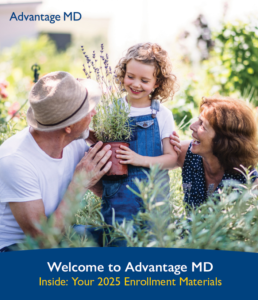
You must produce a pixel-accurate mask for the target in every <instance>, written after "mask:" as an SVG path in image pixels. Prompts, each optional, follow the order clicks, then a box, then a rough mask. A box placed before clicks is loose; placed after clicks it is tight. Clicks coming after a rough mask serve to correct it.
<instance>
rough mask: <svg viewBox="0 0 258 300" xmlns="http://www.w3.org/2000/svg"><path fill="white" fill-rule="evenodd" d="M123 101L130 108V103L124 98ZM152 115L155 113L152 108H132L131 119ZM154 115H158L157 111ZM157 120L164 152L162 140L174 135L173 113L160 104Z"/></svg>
mask: <svg viewBox="0 0 258 300" xmlns="http://www.w3.org/2000/svg"><path fill="white" fill-rule="evenodd" d="M123 101H124V103H125V105H126V106H127V107H128V103H127V101H126V100H125V97H124V98H123ZM152 113H153V112H152V109H151V106H148V107H143V108H137V107H132V106H131V107H130V114H129V117H138V116H145V115H151V114H152ZM154 113H156V111H154ZM156 118H157V120H158V124H159V134H160V140H161V150H162V151H163V144H162V140H163V139H164V138H167V137H169V136H170V135H171V134H172V132H173V130H175V124H174V118H173V115H172V112H171V111H170V110H169V109H168V108H166V107H165V106H164V105H162V104H160V108H159V111H158V112H157V115H156Z"/></svg>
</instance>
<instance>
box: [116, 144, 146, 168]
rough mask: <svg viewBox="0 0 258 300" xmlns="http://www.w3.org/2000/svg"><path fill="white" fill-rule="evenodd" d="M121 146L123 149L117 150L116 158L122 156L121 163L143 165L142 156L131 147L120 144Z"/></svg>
mask: <svg viewBox="0 0 258 300" xmlns="http://www.w3.org/2000/svg"><path fill="white" fill-rule="evenodd" d="M120 148H121V149H123V150H116V153H119V155H116V158H121V159H122V160H120V164H124V165H133V166H142V156H141V155H139V154H137V153H135V152H134V151H133V150H131V149H130V148H128V147H126V146H123V145H120Z"/></svg>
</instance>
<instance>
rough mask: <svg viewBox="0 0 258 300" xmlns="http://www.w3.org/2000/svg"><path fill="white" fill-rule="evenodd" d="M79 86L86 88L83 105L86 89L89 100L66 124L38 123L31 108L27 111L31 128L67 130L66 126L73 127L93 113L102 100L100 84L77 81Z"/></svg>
mask: <svg viewBox="0 0 258 300" xmlns="http://www.w3.org/2000/svg"><path fill="white" fill-rule="evenodd" d="M77 80H78V82H79V84H80V85H82V86H83V87H84V88H85V95H84V96H83V98H82V99H81V103H82V102H83V100H84V99H85V96H86V89H87V92H88V93H87V98H86V101H85V103H84V104H83V106H82V107H81V108H80V109H79V111H78V112H76V113H75V114H74V115H73V112H71V115H72V116H71V117H70V118H68V119H67V120H65V121H64V122H60V123H59V124H57V125H46V126H45V125H42V124H39V123H38V122H37V120H36V119H35V116H34V113H33V110H32V108H31V107H29V109H28V111H27V123H28V125H29V126H32V127H33V128H34V129H36V130H39V131H53V130H57V129H62V128H65V127H66V126H69V125H72V124H74V123H77V122H79V121H80V120H81V119H82V118H84V117H85V116H86V115H87V114H88V113H89V112H90V111H92V110H93V109H94V108H95V107H96V106H97V105H98V103H99V101H100V98H101V89H100V87H99V84H98V83H97V82H96V81H95V80H92V79H81V78H79V79H77Z"/></svg>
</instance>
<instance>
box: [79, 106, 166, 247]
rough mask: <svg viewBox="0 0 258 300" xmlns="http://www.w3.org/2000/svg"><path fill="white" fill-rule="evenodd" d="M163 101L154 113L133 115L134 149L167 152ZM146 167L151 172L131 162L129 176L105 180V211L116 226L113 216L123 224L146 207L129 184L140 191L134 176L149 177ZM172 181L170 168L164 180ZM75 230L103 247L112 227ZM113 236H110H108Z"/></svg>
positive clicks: (153, 153) (146, 152) (145, 153)
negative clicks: (161, 126)
mask: <svg viewBox="0 0 258 300" xmlns="http://www.w3.org/2000/svg"><path fill="white" fill-rule="evenodd" d="M159 107H160V103H159V101H157V100H152V103H151V109H152V114H150V115H145V116H138V117H131V118H130V124H131V126H132V131H133V134H132V137H131V139H130V141H128V142H129V144H130V146H129V147H130V149H132V150H133V151H135V152H136V153H138V154H140V155H142V156H152V157H155V156H160V155H162V154H163V152H162V149H161V138H160V133H159V124H158V120H157V118H156V114H157V113H158V111H159ZM143 170H145V171H147V172H149V168H143V167H135V166H131V165H128V177H126V178H123V179H120V180H106V179H102V183H103V196H102V209H101V213H102V215H103V217H104V220H105V222H106V223H107V224H109V225H112V219H113V214H114V219H115V221H116V222H118V223H122V221H123V220H124V219H126V220H131V219H133V215H136V214H137V213H138V212H139V211H140V210H143V205H142V204H143V202H142V199H141V198H140V197H137V196H136V195H135V194H134V193H133V192H131V191H130V190H129V189H128V188H127V186H130V187H131V188H132V189H133V190H135V191H137V192H138V189H137V187H136V185H135V184H134V183H133V179H134V178H138V179H140V180H146V179H147V175H146V174H145V173H144V172H143ZM163 180H164V182H166V183H168V182H169V176H168V171H162V181H163ZM168 193H169V186H168V185H167V187H166V188H165V189H164V191H162V194H161V195H159V196H158V197H156V199H155V200H156V201H160V200H163V198H164V196H166V195H167V194H168ZM74 229H75V231H76V232H77V233H78V234H81V235H85V234H86V235H89V236H91V237H92V238H93V239H94V240H95V242H97V243H98V245H99V246H102V245H103V232H104V231H105V233H106V234H107V235H108V230H104V231H103V229H97V228H94V227H92V226H89V225H86V226H85V225H76V226H74ZM108 239H109V238H108ZM108 245H109V246H111V247H114V246H115V247H126V241H125V240H115V241H113V242H111V243H109V244H108Z"/></svg>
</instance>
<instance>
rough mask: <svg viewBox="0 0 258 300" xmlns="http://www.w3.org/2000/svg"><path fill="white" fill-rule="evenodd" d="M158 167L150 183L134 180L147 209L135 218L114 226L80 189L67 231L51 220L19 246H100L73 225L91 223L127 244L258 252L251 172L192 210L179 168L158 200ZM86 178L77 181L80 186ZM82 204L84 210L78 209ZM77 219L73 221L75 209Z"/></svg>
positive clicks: (257, 208)
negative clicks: (244, 180) (185, 197)
mask: <svg viewBox="0 0 258 300" xmlns="http://www.w3.org/2000/svg"><path fill="white" fill-rule="evenodd" d="M161 175H162V174H161V173H160V170H159V169H158V167H157V166H156V167H152V168H151V172H150V174H149V175H148V182H147V181H139V180H138V179H135V184H136V186H137V187H138V189H139V191H140V192H139V194H138V195H140V197H141V198H142V199H143V202H144V208H145V211H143V212H139V213H138V214H137V215H136V216H134V220H132V221H125V220H124V222H123V223H122V224H118V223H116V222H115V221H113V224H112V226H111V225H107V224H105V223H104V222H103V218H102V215H101V213H100V208H101V199H100V198H97V197H96V196H94V195H93V194H92V193H91V192H89V191H88V192H87V193H86V195H85V196H84V198H83V200H82V201H81V202H80V199H82V193H81V191H79V192H78V191H76V192H75V194H74V193H73V194H71V195H70V196H69V197H68V198H67V205H69V202H71V203H72V204H70V205H69V206H68V211H67V214H66V215H65V220H66V227H65V228H66V229H65V234H64V235H63V234H62V233H61V231H60V230H59V229H56V228H53V221H51V218H50V220H49V221H48V222H47V223H45V224H44V225H43V226H42V225H41V227H40V228H41V230H42V231H43V232H44V234H45V235H44V236H43V237H41V238H39V239H37V240H35V239H32V238H30V237H27V239H26V241H25V242H24V243H23V244H21V245H20V247H21V248H22V249H38V248H49V247H55V248H56V247H58V248H66V247H88V246H93V245H95V244H94V242H93V241H91V240H90V237H87V236H79V235H77V234H75V233H74V232H73V230H72V227H71V226H69V225H70V224H74V223H76V224H89V225H93V226H95V227H98V228H110V229H112V230H110V238H111V240H114V239H126V241H127V246H128V247H159V248H160V247H165V248H192V249H216V250H230V251H247V252H258V234H257V232H258V197H257V194H258V192H257V190H255V189H254V187H252V185H251V174H248V170H246V177H247V184H246V185H239V186H237V188H232V184H233V185H234V186H236V182H229V183H228V184H225V187H224V189H223V190H221V191H219V193H220V194H219V195H220V199H221V201H218V200H217V197H213V198H209V200H208V201H207V202H206V203H204V204H203V205H202V206H200V207H199V208H198V209H196V210H193V211H186V209H185V207H184V204H183V190H182V182H181V174H180V170H176V171H172V172H171V173H170V178H171V180H170V194H169V195H168V197H164V200H163V201H162V202H156V201H155V196H156V195H157V194H160V193H161V191H162V189H163V188H164V187H165V184H168V183H164V182H163V181H162V176H161ZM80 183H81V182H78V186H79V185H80ZM76 203H77V204H79V205H80V208H79V209H78V205H75V204H76ZM76 209H78V210H77V213H76V214H75V217H76V220H75V219H74V213H75V210H76Z"/></svg>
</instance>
